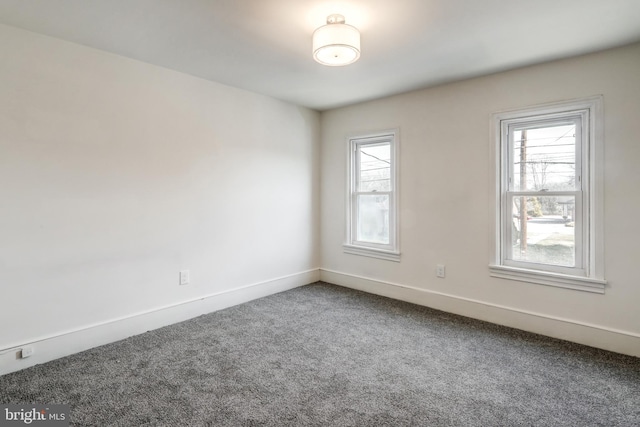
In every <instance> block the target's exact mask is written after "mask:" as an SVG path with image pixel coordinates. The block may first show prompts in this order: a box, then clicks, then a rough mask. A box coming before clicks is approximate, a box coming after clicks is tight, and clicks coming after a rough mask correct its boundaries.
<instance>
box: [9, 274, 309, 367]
mask: <svg viewBox="0 0 640 427" xmlns="http://www.w3.org/2000/svg"><path fill="white" fill-rule="evenodd" d="M319 279H320V273H319V270H318V269H313V270H308V271H303V272H300V273H295V274H291V275H288V276H284V277H279V278H276V279H271V280H267V281H263V282H260V283H253V284H250V285H246V286H242V287H238V288H234V289H229V290H226V291H222V292H218V293H215V294H211V295H205V296H202V297H199V298H197V299H193V300H189V301H182V302H179V303H176V304H172V305H169V306H166V307H158V308H155V309H152V310H148V311H145V312H142V313H134V314H131V315H130V316H126V317H123V318H118V319H112V320H109V321H106V322H102V323H99V324H94V325H85V326H82V327H78V328H77V329H74V330H70V331H63V332H59V333H56V334H53V335H51V336H46V337H41V338H38V339H35V340H30V341H29V342H24V343H20V344H19V345H14V346H11V347H6V348H4V349H2V350H0V375H4V374H8V373H10V372H15V371H19V370H21V369H25V368H28V367H30V366H34V365H37V364H41V363H45V362H49V361H51V360H54V359H58V358H60V357H64V356H68V355H71V354H74V353H79V352H81V351H85V350H88V349H90V348H93V347H98V346H101V345H104V344H109V343H112V342H115V341H119V340H122V339H125V338H128V337H130V336H133V335H138V334H141V333H144V332H147V331H150V330H153V329H158V328H161V327H163V326H167V325H171V324H174V323H178V322H182V321H185V320H188V319H191V318H194V317H197V316H200V315H202V314H206V313H211V312H214V311H218V310H222V309H224V308H227V307H232V306H234V305H238V304H242V303H245V302H248V301H251V300H254V299H257V298H262V297H265V296H268V295H272V294H276V293H279V292H282V291H286V290H289V289H293V288H296V287H299V286H304V285H307V284H309V283H313V282H316V281H318V280H319ZM25 347H31V348H33V350H34V352H33V355H32V356H30V357H28V358H25V359H21V358H20V355H21V351H22V349H23V348H25Z"/></svg>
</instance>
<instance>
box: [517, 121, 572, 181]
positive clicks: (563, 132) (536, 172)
mask: <svg viewBox="0 0 640 427" xmlns="http://www.w3.org/2000/svg"><path fill="white" fill-rule="evenodd" d="M512 132H513V133H512V141H513V142H512V146H511V150H512V160H511V162H512V164H511V175H512V179H513V186H512V189H513V190H514V191H523V190H535V191H545V190H550V191H563V190H568V191H573V190H575V187H576V125H575V124H569V125H567V124H563V125H557V126H545V127H536V128H516V129H515V130H512Z"/></svg>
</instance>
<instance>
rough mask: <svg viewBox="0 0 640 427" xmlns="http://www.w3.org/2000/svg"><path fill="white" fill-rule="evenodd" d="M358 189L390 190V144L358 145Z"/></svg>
mask: <svg viewBox="0 0 640 427" xmlns="http://www.w3.org/2000/svg"><path fill="white" fill-rule="evenodd" d="M359 148H360V156H359V160H360V164H359V165H358V170H359V176H358V191H363V192H364V191H391V146H390V144H388V143H387V144H376V145H364V146H360V147H359Z"/></svg>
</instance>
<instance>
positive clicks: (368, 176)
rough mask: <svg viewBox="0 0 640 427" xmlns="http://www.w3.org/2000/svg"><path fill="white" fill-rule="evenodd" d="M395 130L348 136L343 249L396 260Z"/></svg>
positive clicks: (397, 253)
mask: <svg viewBox="0 0 640 427" xmlns="http://www.w3.org/2000/svg"><path fill="white" fill-rule="evenodd" d="M397 145H398V142H397V131H395V130H394V131H388V132H381V133H379V134H373V135H366V136H358V137H353V138H350V139H349V144H348V148H349V155H348V159H349V174H348V176H349V179H348V186H349V188H348V203H347V238H346V243H345V245H344V251H345V252H347V253H350V254H355V255H365V256H371V257H374V258H382V259H387V260H391V261H399V260H400V253H399V249H398V248H399V245H398V215H397V206H398V194H397V172H398V171H397V163H396V159H397V149H398V147H397Z"/></svg>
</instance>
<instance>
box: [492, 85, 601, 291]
mask: <svg viewBox="0 0 640 427" xmlns="http://www.w3.org/2000/svg"><path fill="white" fill-rule="evenodd" d="M493 120H494V127H493V129H494V130H495V132H494V140H495V141H496V145H495V147H496V150H495V151H494V153H495V155H496V159H497V163H496V169H495V172H496V180H495V183H496V193H495V203H496V205H495V206H496V211H495V212H496V227H495V228H494V234H493V235H494V236H495V239H494V242H495V245H496V250H495V252H494V255H493V256H492V263H491V266H490V272H491V275H492V276H494V277H502V278H509V279H514V280H521V281H527V282H533V283H540V284H545V285H553V286H561V287H566V288H572V289H581V290H588V291H592V292H600V293H601V292H604V286H605V283H606V282H605V280H604V277H603V276H604V271H603V262H602V255H603V243H602V211H603V210H602V205H601V200H602V177H603V173H602V160H601V159H602V151H603V146H602V138H603V132H602V97H601V96H597V97H592V98H586V99H582V100H575V101H566V102H559V103H555V104H547V105H542V106H538V107H531V108H526V109H522V110H516V111H510V112H505V113H496V114H494V115H493Z"/></svg>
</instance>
